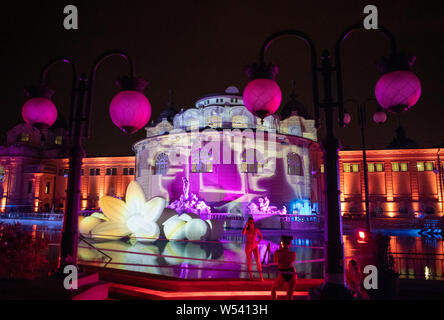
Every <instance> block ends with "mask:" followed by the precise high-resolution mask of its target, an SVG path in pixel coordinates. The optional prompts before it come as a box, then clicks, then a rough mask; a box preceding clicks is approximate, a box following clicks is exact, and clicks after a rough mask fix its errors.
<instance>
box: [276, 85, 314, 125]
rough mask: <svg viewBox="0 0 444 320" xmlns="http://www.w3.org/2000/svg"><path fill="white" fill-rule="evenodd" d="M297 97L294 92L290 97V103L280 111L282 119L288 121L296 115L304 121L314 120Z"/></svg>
mask: <svg viewBox="0 0 444 320" xmlns="http://www.w3.org/2000/svg"><path fill="white" fill-rule="evenodd" d="M296 98H297V95H296V94H295V93H294V92H293V93H292V94H291V95H290V101H289V102H288V103H286V104H285V105H284V106H283V107H282V108H281V110H280V111H279V115H280V116H281V119H282V120H284V119H287V118H289V117H290V116H292V115H293V114H296V115H298V116H300V117H302V118H304V119H307V120H313V118H312V117H311V116H310V115H309V114H308V112H307V109H306V108H305V106H304V105H303V104H302V103H301V102H299V101H298V100H297V99H296Z"/></svg>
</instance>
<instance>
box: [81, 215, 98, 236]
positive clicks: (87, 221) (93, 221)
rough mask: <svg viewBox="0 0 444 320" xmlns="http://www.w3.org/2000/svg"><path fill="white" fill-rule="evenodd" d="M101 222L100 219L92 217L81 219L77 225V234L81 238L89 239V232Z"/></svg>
mask: <svg viewBox="0 0 444 320" xmlns="http://www.w3.org/2000/svg"><path fill="white" fill-rule="evenodd" d="M102 222H103V220H102V219H99V218H96V217H93V216H90V217H86V218H83V219H82V221H81V222H80V223H79V232H80V234H81V235H82V236H85V237H90V236H91V234H90V233H91V230H92V229H94V228H95V227H96V226H97V225H98V224H100V223H102Z"/></svg>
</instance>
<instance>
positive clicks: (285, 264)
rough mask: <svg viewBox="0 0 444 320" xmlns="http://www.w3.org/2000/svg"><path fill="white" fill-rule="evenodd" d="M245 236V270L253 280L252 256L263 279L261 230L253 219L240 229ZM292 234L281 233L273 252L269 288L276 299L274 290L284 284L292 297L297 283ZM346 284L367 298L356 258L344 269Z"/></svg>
mask: <svg viewBox="0 0 444 320" xmlns="http://www.w3.org/2000/svg"><path fill="white" fill-rule="evenodd" d="M242 234H243V235H245V237H246V243H245V254H246V257H247V270H248V273H249V276H250V279H251V280H255V278H254V277H253V272H252V256H254V259H255V261H256V265H257V270H258V272H259V275H260V277H259V280H260V281H264V278H263V274H262V264H261V261H260V255H259V248H258V244H259V243H260V242H261V241H262V240H263V236H262V233H261V231H260V230H259V229H258V228H257V227H256V226H255V223H254V219H253V218H251V217H250V218H249V219H248V221H247V223H246V224H245V226H244V229H243V230H242ZM292 241H293V237H292V236H286V235H282V237H281V243H280V248H279V249H278V250H276V251H275V252H274V254H273V257H274V258H273V262H274V264H275V265H277V267H278V275H277V277H276V279H275V280H274V283H273V285H272V288H271V297H272V299H273V300H276V298H277V295H276V292H277V290H279V289H280V288H282V287H283V286H284V285H287V296H286V297H287V299H288V300H292V299H293V293H294V290H295V288H296V284H297V279H298V276H297V273H296V269H295V267H294V263H295V261H296V253H295V252H294V251H292V250H290V247H291V242H292ZM346 284H347V287H348V289H349V290H350V292H351V293H352V295H353V297H354V298H355V299H369V296H368V294H367V292H366V291H365V290H364V288H363V285H362V284H363V281H362V273H361V271H360V268H359V265H358V263H357V261H356V260H354V259H351V260H350V261H349V263H348V266H347V269H346Z"/></svg>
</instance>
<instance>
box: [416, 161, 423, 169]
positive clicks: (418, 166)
mask: <svg viewBox="0 0 444 320" xmlns="http://www.w3.org/2000/svg"><path fill="white" fill-rule="evenodd" d="M416 168H417V169H418V171H424V162H417V163H416Z"/></svg>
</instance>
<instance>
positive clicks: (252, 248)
mask: <svg viewBox="0 0 444 320" xmlns="http://www.w3.org/2000/svg"><path fill="white" fill-rule="evenodd" d="M242 234H244V235H245V236H246V238H247V242H246V244H245V254H246V255H247V268H248V273H249V274H250V279H251V280H253V279H254V278H253V274H252V272H251V260H252V259H251V254H252V253H253V255H254V259H255V260H256V265H257V269H258V271H259V274H260V280H261V281H264V278H263V276H262V264H261V260H260V256H259V248H258V247H257V245H258V244H259V242H261V241H262V239H263V237H262V233H261V232H260V230H259V229H258V228H256V227H255V225H254V219H253V218H251V217H250V218H248V221H247V223H246V224H245V226H244V229H243V230H242ZM258 237H259V239H258Z"/></svg>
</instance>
